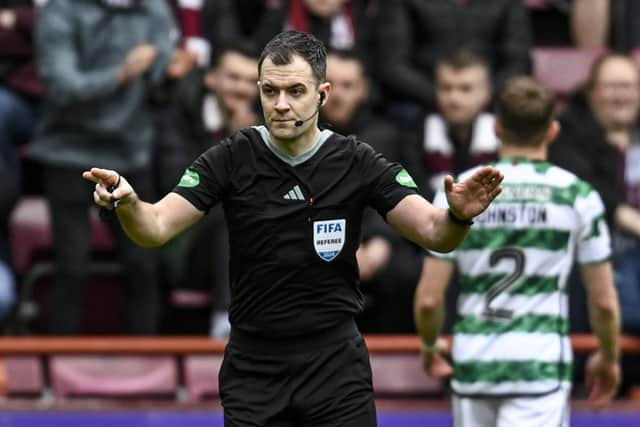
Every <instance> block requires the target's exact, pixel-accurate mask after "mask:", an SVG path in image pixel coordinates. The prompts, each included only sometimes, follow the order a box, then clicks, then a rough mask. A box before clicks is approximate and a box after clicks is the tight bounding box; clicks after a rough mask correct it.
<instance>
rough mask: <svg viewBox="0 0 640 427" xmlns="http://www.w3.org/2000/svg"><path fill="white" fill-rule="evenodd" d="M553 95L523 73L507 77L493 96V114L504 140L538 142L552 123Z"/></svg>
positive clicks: (524, 143)
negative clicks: (494, 101)
mask: <svg viewBox="0 0 640 427" xmlns="http://www.w3.org/2000/svg"><path fill="white" fill-rule="evenodd" d="M554 110H555V95H554V94H553V92H552V91H551V90H549V89H547V88H546V87H545V86H543V85H542V84H541V83H539V82H537V81H536V80H534V79H532V78H531V77H526V76H516V77H512V78H511V79H509V80H508V81H507V82H506V83H505V84H504V86H503V87H502V89H501V90H500V92H499V93H498V97H497V99H496V115H497V119H498V121H499V122H500V124H501V126H502V130H503V132H504V135H502V137H503V138H502V139H503V142H505V143H508V144H514V145H538V144H540V143H541V142H542V141H543V140H544V136H545V135H546V133H547V130H548V129H549V126H550V125H551V122H552V121H553V117H554Z"/></svg>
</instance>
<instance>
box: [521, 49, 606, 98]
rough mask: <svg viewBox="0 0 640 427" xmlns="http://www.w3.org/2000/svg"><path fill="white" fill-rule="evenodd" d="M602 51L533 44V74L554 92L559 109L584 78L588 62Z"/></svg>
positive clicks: (587, 72) (590, 62) (589, 66)
mask: <svg viewBox="0 0 640 427" xmlns="http://www.w3.org/2000/svg"><path fill="white" fill-rule="evenodd" d="M603 53H605V50H602V49H576V48H573V47H544V46H538V47H534V48H533V50H532V52H531V56H532V59H533V76H534V77H535V78H536V79H537V80H538V81H540V82H541V83H543V84H545V85H546V86H547V87H549V89H551V90H553V91H554V93H555V94H556V95H557V96H558V103H559V106H560V109H562V108H563V107H564V106H565V105H566V102H567V100H568V98H569V96H570V95H571V94H572V93H573V92H574V91H575V90H576V89H577V88H578V87H579V86H580V84H582V83H584V82H585V81H586V79H587V77H588V75H589V69H590V68H591V64H593V62H594V61H595V60H596V59H597V58H598V57H599V56H600V55H602V54H603Z"/></svg>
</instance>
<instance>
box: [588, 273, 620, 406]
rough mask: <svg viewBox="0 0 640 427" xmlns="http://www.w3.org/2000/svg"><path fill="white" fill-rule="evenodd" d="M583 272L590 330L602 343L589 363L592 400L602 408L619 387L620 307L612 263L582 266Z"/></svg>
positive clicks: (589, 383)
mask: <svg viewBox="0 0 640 427" xmlns="http://www.w3.org/2000/svg"><path fill="white" fill-rule="evenodd" d="M580 272H581V275H582V281H583V283H584V286H585V289H586V293H587V304H588V309H589V320H590V323H591V329H592V330H593V332H594V334H595V335H596V336H597V337H598V341H599V342H600V349H599V351H598V352H597V353H596V354H594V355H593V356H592V357H591V359H590V360H589V362H588V364H587V378H586V380H587V386H588V387H589V389H590V394H589V399H590V400H591V402H592V404H593V405H594V406H595V407H602V406H605V405H606V404H607V403H609V401H610V400H611V399H612V398H613V397H614V396H615V393H616V391H617V389H618V386H619V384H620V365H619V358H620V350H619V347H618V341H619V338H620V306H619V303H618V294H617V292H616V288H615V285H614V278H613V277H614V276H613V267H612V266H611V263H610V262H601V263H596V264H587V265H583V266H581V269H580Z"/></svg>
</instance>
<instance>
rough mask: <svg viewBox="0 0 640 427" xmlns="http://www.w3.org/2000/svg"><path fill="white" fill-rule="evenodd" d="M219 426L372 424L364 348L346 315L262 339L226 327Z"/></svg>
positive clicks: (372, 407) (368, 426) (358, 426)
mask: <svg viewBox="0 0 640 427" xmlns="http://www.w3.org/2000/svg"><path fill="white" fill-rule="evenodd" d="M219 380H220V396H221V398H222V406H223V408H224V423H225V424H224V425H225V426H226V427H245V426H252V427H256V426H264V427H300V426H305V427H338V426H341V427H375V426H376V425H377V423H376V410H375V403H374V397H373V385H372V381H371V365H370V363H369V352H368V350H367V347H366V345H365V342H364V339H363V338H362V335H361V334H360V332H359V331H358V329H357V327H356V325H355V323H354V322H353V321H352V320H351V321H349V322H347V323H345V324H341V325H339V326H337V327H335V328H331V329H330V330H326V331H322V332H319V333H314V334H310V335H309V336H305V337H300V338H295V339H286V340H267V339H264V338H258V337H255V336H253V335H250V334H246V333H243V332H241V331H238V330H232V333H231V337H230V339H229V344H228V346H227V348H226V350H225V357H224V361H223V363H222V367H221V369H220V377H219Z"/></svg>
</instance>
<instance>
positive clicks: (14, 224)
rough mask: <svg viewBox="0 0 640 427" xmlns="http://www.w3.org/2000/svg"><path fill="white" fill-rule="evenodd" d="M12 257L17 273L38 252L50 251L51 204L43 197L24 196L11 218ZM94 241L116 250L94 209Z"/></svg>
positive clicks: (23, 270) (24, 270)
mask: <svg viewBox="0 0 640 427" xmlns="http://www.w3.org/2000/svg"><path fill="white" fill-rule="evenodd" d="M10 227H11V228H10V232H11V244H12V250H13V261H14V264H15V269H16V272H17V273H18V274H21V275H22V274H25V273H27V271H28V270H29V268H30V267H31V266H32V265H33V263H34V262H35V261H36V260H37V257H38V255H39V254H44V253H47V252H50V251H51V247H52V244H53V235H52V233H51V225H50V223H49V208H48V205H47V201H46V200H45V199H44V198H43V197H38V196H26V197H22V198H21V199H20V200H19V201H18V204H17V206H16V208H15V209H14V211H13V213H12V215H11V222H10ZM91 233H92V245H93V249H94V250H96V251H104V252H107V251H111V250H113V242H112V239H111V234H110V233H109V230H108V228H107V226H106V224H104V223H103V222H102V221H100V219H99V218H98V214H97V210H96V209H91Z"/></svg>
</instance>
